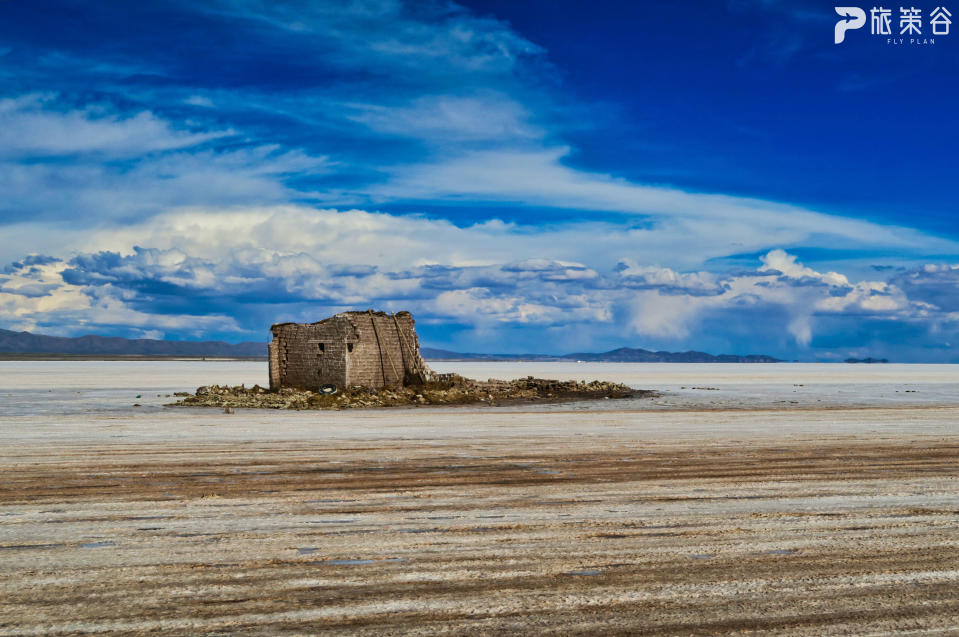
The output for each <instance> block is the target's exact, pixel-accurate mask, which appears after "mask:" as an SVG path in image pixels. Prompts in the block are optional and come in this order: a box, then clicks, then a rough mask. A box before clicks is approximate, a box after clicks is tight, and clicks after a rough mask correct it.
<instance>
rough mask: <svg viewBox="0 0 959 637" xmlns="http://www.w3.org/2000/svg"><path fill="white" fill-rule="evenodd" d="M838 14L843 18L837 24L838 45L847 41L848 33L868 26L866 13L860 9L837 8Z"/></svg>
mask: <svg viewBox="0 0 959 637" xmlns="http://www.w3.org/2000/svg"><path fill="white" fill-rule="evenodd" d="M836 13H838V14H839V15H841V16H842V20H840V21H839V22H837V23H836V44H839V43H840V42H842V41H843V40H845V39H846V31H848V30H849V29H858V28H859V27H861V26H862V25H864V24H866V12H865V11H863V10H862V9H860V8H859V7H836Z"/></svg>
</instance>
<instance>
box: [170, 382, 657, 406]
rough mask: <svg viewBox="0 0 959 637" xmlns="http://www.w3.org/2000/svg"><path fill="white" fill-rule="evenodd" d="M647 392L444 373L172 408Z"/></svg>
mask: <svg viewBox="0 0 959 637" xmlns="http://www.w3.org/2000/svg"><path fill="white" fill-rule="evenodd" d="M651 393H652V392H644V391H637V390H634V389H631V388H630V387H628V386H626V385H622V384H620V383H608V382H603V381H591V382H588V383H587V382H579V381H559V380H547V379H542V378H533V377H532V376H529V377H527V378H523V379H517V380H509V381H507V380H494V379H490V380H488V381H486V382H481V381H476V380H471V379H468V378H464V377H462V376H458V375H454V374H446V375H444V377H443V380H441V381H434V382H429V383H425V384H422V385H415V386H408V387H385V388H382V389H371V388H368V387H350V388H348V389H340V390H338V391H336V392H335V393H324V392H314V391H309V390H300V389H292V388H282V389H280V390H279V391H275V392H273V391H270V390H268V389H264V388H263V387H260V386H259V385H254V386H253V387H245V386H243V385H240V386H237V387H227V386H220V385H210V386H204V387H199V388H197V390H196V393H194V394H187V393H181V394H177V396H178V397H181V400H179V401H178V402H176V403H174V405H176V406H199V407H223V408H234V407H253V408H261V409H351V408H357V407H399V406H417V405H468V404H474V403H486V404H489V405H503V404H514V403H521V402H563V401H570V400H590V399H604V398H628V397H631V396H636V395H646V394H651Z"/></svg>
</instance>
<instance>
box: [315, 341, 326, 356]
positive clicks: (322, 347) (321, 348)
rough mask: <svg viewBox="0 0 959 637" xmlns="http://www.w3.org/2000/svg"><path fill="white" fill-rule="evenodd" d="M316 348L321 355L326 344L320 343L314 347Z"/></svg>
mask: <svg viewBox="0 0 959 637" xmlns="http://www.w3.org/2000/svg"><path fill="white" fill-rule="evenodd" d="M316 348H317V350H318V351H319V353H320V354H322V353H323V352H325V351H326V343H320V344H319V345H317V346H316Z"/></svg>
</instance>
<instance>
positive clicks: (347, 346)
mask: <svg viewBox="0 0 959 637" xmlns="http://www.w3.org/2000/svg"><path fill="white" fill-rule="evenodd" d="M346 351H348V352H352V351H353V343H347V344H346Z"/></svg>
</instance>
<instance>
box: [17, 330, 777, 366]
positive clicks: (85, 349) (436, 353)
mask: <svg viewBox="0 0 959 637" xmlns="http://www.w3.org/2000/svg"><path fill="white" fill-rule="evenodd" d="M420 352H421V353H422V355H423V358H425V359H427V360H434V361H470V360H476V361H588V362H604V363H614V362H621V363H777V362H781V361H779V360H778V359H776V358H773V357H772V356H764V355H753V354H751V355H748V356H736V355H732V354H721V355H719V356H714V355H712V354H707V353H705V352H695V351H688V352H663V351H659V352H653V351H650V350H645V349H638V348H630V347H620V348H618V349H614V350H610V351H608V352H602V353H590V352H576V353H572V354H560V355H555V356H551V355H543V354H471V353H461V352H453V351H450V350H445V349H437V348H433V347H423V348H421V349H420ZM266 353H267V344H266V343H256V342H245V343H227V342H224V341H162V340H156V339H149V338H137V339H129V338H121V337H119V336H97V335H95V334H88V335H86V336H77V337H72V338H71V337H64V336H47V335H45V334H33V333H31V332H14V331H11V330H4V329H0V354H5V355H11V354H13V355H16V354H22V355H48V356H88V357H96V356H153V357H178V356H186V357H205V356H209V357H213V358H266Z"/></svg>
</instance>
